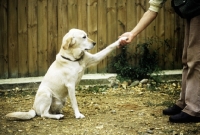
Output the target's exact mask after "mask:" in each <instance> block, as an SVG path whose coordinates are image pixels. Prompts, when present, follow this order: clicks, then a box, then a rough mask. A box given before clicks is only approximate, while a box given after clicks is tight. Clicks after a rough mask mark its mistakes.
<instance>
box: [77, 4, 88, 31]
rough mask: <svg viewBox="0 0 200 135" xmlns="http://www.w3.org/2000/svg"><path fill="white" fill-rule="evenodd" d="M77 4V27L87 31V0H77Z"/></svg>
mask: <svg viewBox="0 0 200 135" xmlns="http://www.w3.org/2000/svg"><path fill="white" fill-rule="evenodd" d="M77 4H78V5H77V8H78V9H77V10H78V20H77V21H78V28H79V29H81V30H84V31H85V32H87V31H88V29H87V0H78V1H77Z"/></svg>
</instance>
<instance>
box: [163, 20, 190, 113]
mask: <svg viewBox="0 0 200 135" xmlns="http://www.w3.org/2000/svg"><path fill="white" fill-rule="evenodd" d="M188 35H189V21H188V20H186V21H185V38H184V48H183V54H182V63H183V71H182V89H181V93H180V98H179V99H178V101H177V102H176V104H175V105H173V106H172V107H169V108H167V109H164V110H163V114H164V115H175V114H179V113H180V112H181V111H182V109H183V108H185V106H186V105H185V90H186V78H187V73H188V66H187V47H188V44H189V36H188Z"/></svg>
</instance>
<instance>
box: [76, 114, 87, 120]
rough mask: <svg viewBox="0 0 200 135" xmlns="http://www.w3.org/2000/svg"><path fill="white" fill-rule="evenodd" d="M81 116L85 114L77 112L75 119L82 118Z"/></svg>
mask: <svg viewBox="0 0 200 135" xmlns="http://www.w3.org/2000/svg"><path fill="white" fill-rule="evenodd" d="M82 118H85V116H84V115H83V114H81V113H79V114H76V119H82Z"/></svg>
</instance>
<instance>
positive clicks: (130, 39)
mask: <svg viewBox="0 0 200 135" xmlns="http://www.w3.org/2000/svg"><path fill="white" fill-rule="evenodd" d="M121 37H127V39H126V40H121V42H120V45H119V47H122V46H125V45H127V44H129V43H131V41H132V40H133V34H132V33H131V32H125V33H124V34H122V35H121V36H119V38H121Z"/></svg>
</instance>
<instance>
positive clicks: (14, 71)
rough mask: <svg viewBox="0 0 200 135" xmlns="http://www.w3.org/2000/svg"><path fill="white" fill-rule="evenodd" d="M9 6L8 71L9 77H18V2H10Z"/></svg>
mask: <svg viewBox="0 0 200 135" xmlns="http://www.w3.org/2000/svg"><path fill="white" fill-rule="evenodd" d="M8 5H9V7H8V20H9V21H8V49H9V54H8V59H9V61H8V65H9V67H8V71H9V77H18V51H17V50H18V44H17V0H9V1H8Z"/></svg>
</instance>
